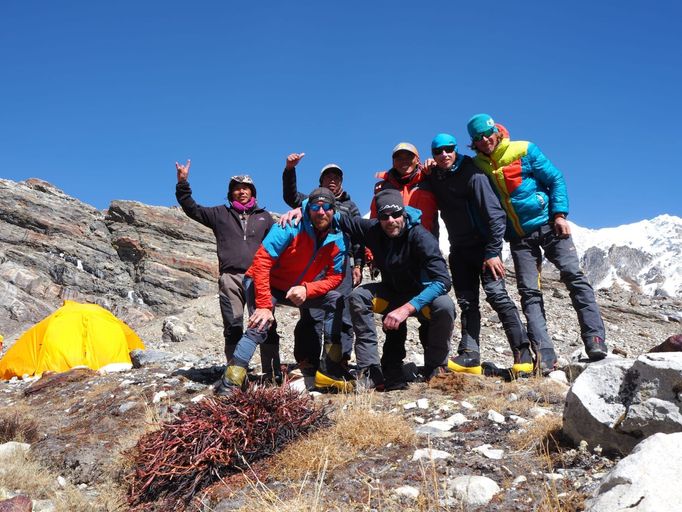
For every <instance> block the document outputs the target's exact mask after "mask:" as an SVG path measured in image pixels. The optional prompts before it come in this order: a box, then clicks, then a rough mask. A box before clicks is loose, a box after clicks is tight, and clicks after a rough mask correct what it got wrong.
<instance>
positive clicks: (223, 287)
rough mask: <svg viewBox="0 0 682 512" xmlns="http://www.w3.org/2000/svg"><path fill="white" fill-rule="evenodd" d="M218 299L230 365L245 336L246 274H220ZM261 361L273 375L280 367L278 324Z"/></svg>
mask: <svg viewBox="0 0 682 512" xmlns="http://www.w3.org/2000/svg"><path fill="white" fill-rule="evenodd" d="M218 292H219V293H218V297H219V300H220V313H221V315H222V317H223V337H224V338H225V357H226V359H227V362H228V363H229V361H230V359H232V354H233V353H234V348H235V347H236V346H237V342H238V341H239V340H240V338H241V337H242V335H243V334H244V327H243V326H244V304H245V302H246V296H245V295H244V274H240V273H235V274H228V273H223V274H220V279H219V280H218ZM260 352H261V361H262V366H263V371H264V372H265V373H271V371H272V370H273V367H275V368H276V367H277V366H279V334H277V322H273V324H272V326H271V327H270V330H269V331H268V337H267V338H266V340H265V342H264V343H263V344H262V345H261V350H260Z"/></svg>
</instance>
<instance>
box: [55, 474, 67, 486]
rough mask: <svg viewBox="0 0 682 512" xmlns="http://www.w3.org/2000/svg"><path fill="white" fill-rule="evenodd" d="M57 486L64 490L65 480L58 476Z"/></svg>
mask: <svg viewBox="0 0 682 512" xmlns="http://www.w3.org/2000/svg"><path fill="white" fill-rule="evenodd" d="M57 485H58V486H59V487H61V488H62V489H64V488H65V487H66V478H64V477H63V476H61V475H59V476H58V477H57Z"/></svg>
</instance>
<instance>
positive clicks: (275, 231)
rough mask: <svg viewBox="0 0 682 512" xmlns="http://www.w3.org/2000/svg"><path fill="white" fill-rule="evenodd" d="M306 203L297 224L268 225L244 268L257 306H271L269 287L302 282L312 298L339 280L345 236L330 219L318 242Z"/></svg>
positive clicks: (281, 288) (332, 287) (290, 285)
mask: <svg viewBox="0 0 682 512" xmlns="http://www.w3.org/2000/svg"><path fill="white" fill-rule="evenodd" d="M307 206H308V200H307V199H306V200H304V201H303V204H302V206H301V208H302V212H303V217H302V218H301V222H299V223H298V224H297V225H295V226H292V225H287V226H284V227H282V226H280V225H278V224H275V225H274V226H273V227H272V229H271V230H270V232H269V233H268V236H266V237H265V240H263V243H262V244H261V246H260V247H259V248H258V250H257V251H256V256H255V257H254V259H253V264H252V265H251V267H250V268H249V269H248V270H247V271H246V275H247V276H248V277H251V278H253V280H254V285H255V289H256V307H257V308H267V309H270V308H272V295H271V292H270V289H271V288H275V289H277V290H283V291H287V290H289V288H291V287H292V286H296V285H302V286H305V288H306V292H307V297H308V298H310V299H312V298H314V297H320V296H322V295H325V294H326V293H327V292H329V291H330V290H333V289H334V288H336V287H337V286H338V285H339V284H341V281H342V280H343V274H344V259H345V258H346V255H347V252H348V249H347V248H348V238H347V237H346V235H344V234H343V233H342V232H341V231H339V229H338V225H337V221H335V220H332V226H331V227H330V229H329V232H328V233H327V235H326V237H325V238H324V240H322V242H321V243H319V244H318V241H317V234H316V232H315V228H314V227H313V223H312V220H311V219H310V214H309V212H308V208H307ZM334 218H336V215H335V216H334V217H333V219H334Z"/></svg>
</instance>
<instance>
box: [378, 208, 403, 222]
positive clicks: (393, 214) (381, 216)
mask: <svg viewBox="0 0 682 512" xmlns="http://www.w3.org/2000/svg"><path fill="white" fill-rule="evenodd" d="M402 216H403V211H402V210H398V211H396V212H391V213H380V214H379V220H388V219H399V218H400V217H402Z"/></svg>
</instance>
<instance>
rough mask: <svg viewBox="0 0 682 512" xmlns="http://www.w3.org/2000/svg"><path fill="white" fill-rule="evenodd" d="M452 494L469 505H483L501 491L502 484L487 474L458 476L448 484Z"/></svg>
mask: <svg viewBox="0 0 682 512" xmlns="http://www.w3.org/2000/svg"><path fill="white" fill-rule="evenodd" d="M448 489H449V491H450V493H451V494H452V495H454V496H455V498H457V499H458V500H459V501H460V502H462V503H463V504H465V505H467V506H469V507H483V506H485V505H487V504H488V503H490V500H492V499H493V496H495V494H497V493H498V492H500V486H499V485H497V483H496V482H495V481H494V480H491V479H490V478H488V477H485V476H477V475H467V476H458V477H457V478H455V479H453V480H452V481H450V482H449V484H448Z"/></svg>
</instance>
